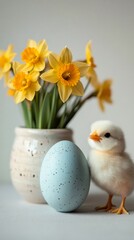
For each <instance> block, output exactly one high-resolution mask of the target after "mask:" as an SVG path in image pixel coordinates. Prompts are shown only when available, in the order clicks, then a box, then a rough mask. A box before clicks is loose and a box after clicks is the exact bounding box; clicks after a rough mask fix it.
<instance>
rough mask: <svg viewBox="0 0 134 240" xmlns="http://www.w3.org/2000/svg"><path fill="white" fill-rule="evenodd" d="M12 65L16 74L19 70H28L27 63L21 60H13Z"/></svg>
mask: <svg viewBox="0 0 134 240" xmlns="http://www.w3.org/2000/svg"><path fill="white" fill-rule="evenodd" d="M12 66H13V72H14V74H16V73H18V72H27V71H28V68H27V65H26V64H21V63H19V62H13V64H12Z"/></svg>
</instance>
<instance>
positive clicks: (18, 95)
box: [14, 91, 25, 104]
mask: <svg viewBox="0 0 134 240" xmlns="http://www.w3.org/2000/svg"><path fill="white" fill-rule="evenodd" d="M24 99H25V95H24V93H23V92H21V91H20V92H19V91H16V92H15V95H14V100H15V103H16V104H18V103H20V102H23V101H24Z"/></svg>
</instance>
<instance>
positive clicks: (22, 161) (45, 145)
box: [10, 128, 73, 203]
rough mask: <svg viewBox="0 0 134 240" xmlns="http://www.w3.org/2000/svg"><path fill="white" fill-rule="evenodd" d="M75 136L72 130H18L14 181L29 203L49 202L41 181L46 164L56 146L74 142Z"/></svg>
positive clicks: (14, 151) (12, 175)
mask: <svg viewBox="0 0 134 240" xmlns="http://www.w3.org/2000/svg"><path fill="white" fill-rule="evenodd" d="M72 134H73V132H72V130H70V129H46V130H44V129H28V128H16V129H15V140H14V144H13V148H12V152H11V160H10V170H11V180H12V183H13V185H14V187H15V188H16V190H17V191H18V193H19V194H20V195H22V197H23V198H24V199H25V200H26V201H28V202H32V203H45V200H44V198H43V195H42V193H41V189H40V182H39V179H40V168H41V164H42V161H43V159H44V157H45V154H46V153H47V151H48V150H49V149H50V148H51V147H52V146H53V145H54V144H55V143H57V142H59V141H61V140H70V141H73V139H72Z"/></svg>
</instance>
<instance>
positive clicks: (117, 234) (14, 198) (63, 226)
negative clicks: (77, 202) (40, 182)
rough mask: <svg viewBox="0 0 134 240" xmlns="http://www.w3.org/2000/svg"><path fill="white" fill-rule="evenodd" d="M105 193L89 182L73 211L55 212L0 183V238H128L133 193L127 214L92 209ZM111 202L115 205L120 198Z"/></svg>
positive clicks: (133, 225)
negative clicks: (85, 196) (76, 207)
mask: <svg viewBox="0 0 134 240" xmlns="http://www.w3.org/2000/svg"><path fill="white" fill-rule="evenodd" d="M106 198H107V195H106V193H104V192H102V191H101V190H99V189H98V188H96V187H95V186H93V185H91V187H90V192H89V196H88V198H87V200H86V201H85V203H84V204H83V205H82V206H81V207H80V209H79V210H77V211H76V212H73V213H59V212H56V210H54V209H53V208H51V207H50V206H48V205H47V204H31V203H27V202H25V201H23V200H22V199H21V197H20V196H19V195H18V194H17V193H16V191H15V190H14V188H13V187H12V186H11V185H4V184H3V185H2V184H1V185H0V240H49V239H50V240H53V239H54V240H69V239H73V240H75V239H77V240H86V239H87V240H90V239H91V240H101V239H103V240H105V239H106V240H113V239H114V240H116V239H121V240H127V239H128V240H132V239H134V193H133V194H132V195H131V196H129V197H128V199H127V202H126V208H127V210H129V212H130V214H129V215H115V214H112V213H104V212H96V211H95V210H94V208H95V206H97V205H98V204H99V205H100V204H102V205H103V203H105V201H106ZM114 203H115V204H117V205H119V203H120V198H117V197H115V198H114Z"/></svg>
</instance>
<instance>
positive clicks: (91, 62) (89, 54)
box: [86, 41, 96, 68]
mask: <svg viewBox="0 0 134 240" xmlns="http://www.w3.org/2000/svg"><path fill="white" fill-rule="evenodd" d="M86 60H87V63H88V64H89V65H90V66H91V67H92V68H95V67H96V64H95V63H94V58H93V56H92V51H91V41H89V42H88V43H87V45H86Z"/></svg>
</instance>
